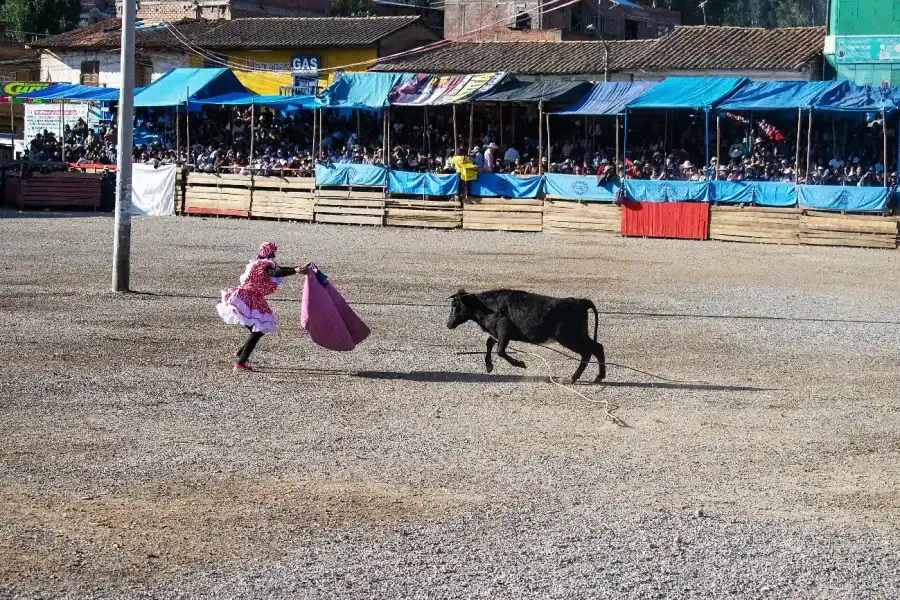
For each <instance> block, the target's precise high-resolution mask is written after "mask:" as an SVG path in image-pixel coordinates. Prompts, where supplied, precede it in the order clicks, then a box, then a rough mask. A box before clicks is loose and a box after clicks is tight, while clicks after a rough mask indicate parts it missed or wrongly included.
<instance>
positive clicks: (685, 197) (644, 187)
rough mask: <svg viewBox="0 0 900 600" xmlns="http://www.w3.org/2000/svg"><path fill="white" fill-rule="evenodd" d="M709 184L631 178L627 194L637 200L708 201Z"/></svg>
mask: <svg viewBox="0 0 900 600" xmlns="http://www.w3.org/2000/svg"><path fill="white" fill-rule="evenodd" d="M708 188H709V184H708V182H706V181H655V180H652V179H629V180H627V181H626V182H625V194H626V197H627V198H628V199H629V200H635V201H637V202H706V199H707V194H708Z"/></svg>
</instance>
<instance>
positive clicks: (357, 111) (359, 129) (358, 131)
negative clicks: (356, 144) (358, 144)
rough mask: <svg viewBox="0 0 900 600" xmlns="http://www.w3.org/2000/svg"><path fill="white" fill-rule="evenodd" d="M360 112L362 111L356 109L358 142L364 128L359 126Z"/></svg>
mask: <svg viewBox="0 0 900 600" xmlns="http://www.w3.org/2000/svg"><path fill="white" fill-rule="evenodd" d="M359 112H360V111H359V109H358V108H357V109H356V140H357V141H359V136H361V135H362V127H360V124H359V120H360V116H359Z"/></svg>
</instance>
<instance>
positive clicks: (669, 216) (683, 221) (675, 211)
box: [622, 201, 709, 240]
mask: <svg viewBox="0 0 900 600" xmlns="http://www.w3.org/2000/svg"><path fill="white" fill-rule="evenodd" d="M622 235H623V236H626V237H656V238H676V239H683V240H705V239H707V237H708V236H709V204H708V203H706V202H632V201H628V202H625V203H624V204H623V205H622Z"/></svg>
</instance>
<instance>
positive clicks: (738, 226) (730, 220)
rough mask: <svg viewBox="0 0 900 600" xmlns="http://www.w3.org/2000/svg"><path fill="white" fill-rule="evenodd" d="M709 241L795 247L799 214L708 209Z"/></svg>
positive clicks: (788, 210) (746, 208)
mask: <svg viewBox="0 0 900 600" xmlns="http://www.w3.org/2000/svg"><path fill="white" fill-rule="evenodd" d="M709 239H711V240H721V241H725V242H751V243H756V244H799V243H800V210H799V209H796V208H767V207H764V206H712V207H710V214H709Z"/></svg>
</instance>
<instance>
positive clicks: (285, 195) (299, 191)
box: [250, 177, 316, 221]
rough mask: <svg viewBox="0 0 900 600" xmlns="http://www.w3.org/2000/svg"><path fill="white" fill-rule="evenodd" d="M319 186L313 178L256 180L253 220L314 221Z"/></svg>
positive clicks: (264, 178) (254, 183)
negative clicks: (256, 218)
mask: <svg viewBox="0 0 900 600" xmlns="http://www.w3.org/2000/svg"><path fill="white" fill-rule="evenodd" d="M315 189H316V184H315V180H314V179H313V178H312V177H255V178H254V179H253V202H252V204H251V205H250V216H251V217H262V218H267V219H279V220H281V219H288V220H292V221H312V220H314V219H315V206H316V193H315Z"/></svg>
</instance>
